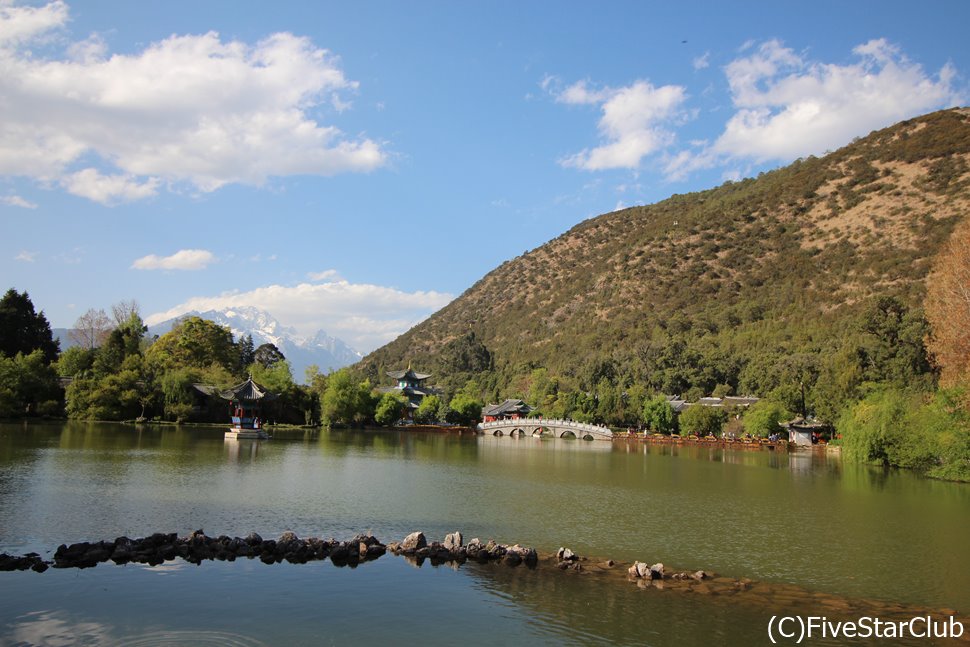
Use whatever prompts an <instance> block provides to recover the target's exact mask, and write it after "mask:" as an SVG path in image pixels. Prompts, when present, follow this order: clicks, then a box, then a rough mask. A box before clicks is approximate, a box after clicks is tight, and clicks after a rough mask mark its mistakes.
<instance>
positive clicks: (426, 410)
mask: <svg viewBox="0 0 970 647" xmlns="http://www.w3.org/2000/svg"><path fill="white" fill-rule="evenodd" d="M440 407H441V398H439V397H438V396H436V395H426V396H424V397H423V398H421V404H419V405H418V408H417V409H415V411H414V421H415V422H416V423H418V424H419V425H430V424H433V423H435V422H437V421H438V409H439V408H440Z"/></svg>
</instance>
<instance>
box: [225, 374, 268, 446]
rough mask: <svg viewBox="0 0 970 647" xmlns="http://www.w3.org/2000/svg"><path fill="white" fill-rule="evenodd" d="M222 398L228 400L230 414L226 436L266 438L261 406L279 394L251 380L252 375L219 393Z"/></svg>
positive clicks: (234, 437) (233, 437)
mask: <svg viewBox="0 0 970 647" xmlns="http://www.w3.org/2000/svg"><path fill="white" fill-rule="evenodd" d="M219 395H220V397H222V399H223V400H228V401H229V411H230V414H231V416H232V427H230V428H229V431H227V432H226V438H232V439H237V438H238V439H246V438H250V439H266V438H269V435H268V434H267V433H266V432H265V431H263V416H262V408H263V404H264V403H266V402H272V401H273V400H276V399H277V398H278V397H279V396H278V395H277V394H275V393H271V392H270V391H268V390H267V389H266V387H264V386H262V385H260V384H257V383H256V382H254V381H253V376H252V375H250V376H249V379H248V380H246V381H245V382H243V383H242V384H238V385H236V386H234V387H232V388H231V389H228V390H226V391H223V392H222V393H220V394H219Z"/></svg>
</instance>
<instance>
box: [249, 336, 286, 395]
mask: <svg viewBox="0 0 970 647" xmlns="http://www.w3.org/2000/svg"><path fill="white" fill-rule="evenodd" d="M261 348H262V347H261ZM249 373H250V375H252V376H253V380H254V381H256V382H257V383H259V384H261V385H263V386H265V387H266V388H267V389H269V390H270V391H272V392H273V393H287V392H288V391H290V390H291V389H293V388H294V387H295V386H296V385H295V384H294V383H293V373H292V371H291V370H290V363H289V362H288V361H287V360H285V359H279V360H276V361H274V362H271V363H269V364H268V365H264V364H261V363H260V362H259V361H258V360H257V361H256V362H254V363H252V364H251V365H250V366H249Z"/></svg>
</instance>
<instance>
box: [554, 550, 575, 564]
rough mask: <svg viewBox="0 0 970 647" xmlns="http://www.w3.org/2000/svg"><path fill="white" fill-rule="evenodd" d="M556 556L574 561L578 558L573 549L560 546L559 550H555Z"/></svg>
mask: <svg viewBox="0 0 970 647" xmlns="http://www.w3.org/2000/svg"><path fill="white" fill-rule="evenodd" d="M556 557H557V558H558V559H559V560H560V561H562V560H567V561H575V560H577V559H579V555H577V554H575V553H574V552H573V551H571V550H569V549H568V548H560V549H559V550H557V551H556Z"/></svg>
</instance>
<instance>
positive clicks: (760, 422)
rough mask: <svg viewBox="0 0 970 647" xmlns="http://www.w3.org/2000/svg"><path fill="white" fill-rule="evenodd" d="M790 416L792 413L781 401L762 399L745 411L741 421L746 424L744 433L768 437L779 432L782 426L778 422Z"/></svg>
mask: <svg viewBox="0 0 970 647" xmlns="http://www.w3.org/2000/svg"><path fill="white" fill-rule="evenodd" d="M789 418H791V413H790V412H789V411H788V410H787V409H786V408H785V407H784V405H782V404H781V403H779V402H772V401H771V400H761V401H760V402H756V403H755V404H754V405H752V406H751V408H750V409H748V410H747V411H745V413H744V419H743V420H742V421H741V422H742V424H743V425H744V433H746V434H751V435H752V436H757V437H759V438H767V437H768V436H770V435H771V434H777V433H779V432H780V431H781V426H780V425H779V424H778V423H780V422H783V421H785V420H788V419H789Z"/></svg>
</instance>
